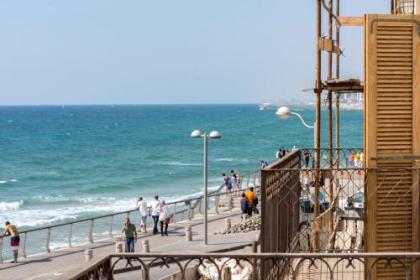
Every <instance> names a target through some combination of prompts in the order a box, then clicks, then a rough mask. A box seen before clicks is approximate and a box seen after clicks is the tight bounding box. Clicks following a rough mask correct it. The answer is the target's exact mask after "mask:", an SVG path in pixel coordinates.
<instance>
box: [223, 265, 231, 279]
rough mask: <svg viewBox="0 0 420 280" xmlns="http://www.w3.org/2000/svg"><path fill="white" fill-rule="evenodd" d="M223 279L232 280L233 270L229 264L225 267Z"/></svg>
mask: <svg viewBox="0 0 420 280" xmlns="http://www.w3.org/2000/svg"><path fill="white" fill-rule="evenodd" d="M222 279H223V280H232V271H231V270H230V267H229V266H226V267H224V268H223V276H222Z"/></svg>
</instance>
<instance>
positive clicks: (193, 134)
mask: <svg viewBox="0 0 420 280" xmlns="http://www.w3.org/2000/svg"><path fill="white" fill-rule="evenodd" d="M191 138H203V139H204V245H207V244H208V228H207V226H208V216H207V212H208V198H207V195H208V192H207V186H208V156H207V152H208V139H209V138H210V139H220V138H222V135H221V134H220V132H219V131H216V130H213V131H212V132H210V133H207V132H204V133H202V132H201V131H200V130H197V129H196V130H194V131H193V132H191Z"/></svg>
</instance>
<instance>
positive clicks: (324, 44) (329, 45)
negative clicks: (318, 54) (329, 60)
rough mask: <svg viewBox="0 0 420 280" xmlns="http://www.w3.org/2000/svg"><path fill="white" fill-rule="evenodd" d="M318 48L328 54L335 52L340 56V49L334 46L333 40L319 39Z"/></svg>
mask: <svg viewBox="0 0 420 280" xmlns="http://www.w3.org/2000/svg"><path fill="white" fill-rule="evenodd" d="M318 48H319V49H320V50H322V51H326V52H334V53H337V54H340V48H339V47H338V46H337V45H335V44H334V41H333V40H330V39H328V38H324V37H321V38H319V39H318Z"/></svg>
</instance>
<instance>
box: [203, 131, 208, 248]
mask: <svg viewBox="0 0 420 280" xmlns="http://www.w3.org/2000/svg"><path fill="white" fill-rule="evenodd" d="M203 139H204V245H207V244H208V241H209V240H208V228H207V225H208V213H207V212H208V191H207V189H208V143H209V141H208V135H207V133H204V136H203Z"/></svg>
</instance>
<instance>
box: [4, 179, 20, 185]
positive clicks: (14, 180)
mask: <svg viewBox="0 0 420 280" xmlns="http://www.w3.org/2000/svg"><path fill="white" fill-rule="evenodd" d="M9 182H12V183H13V182H17V180H16V179H10V180H1V181H0V184H6V183H9Z"/></svg>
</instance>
